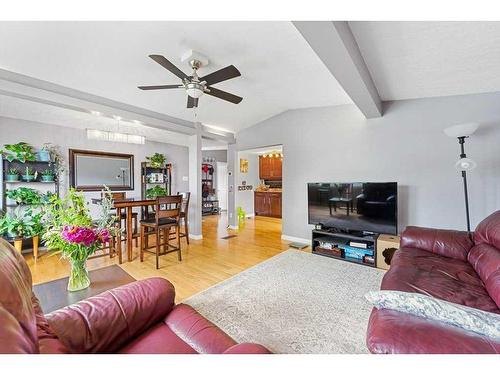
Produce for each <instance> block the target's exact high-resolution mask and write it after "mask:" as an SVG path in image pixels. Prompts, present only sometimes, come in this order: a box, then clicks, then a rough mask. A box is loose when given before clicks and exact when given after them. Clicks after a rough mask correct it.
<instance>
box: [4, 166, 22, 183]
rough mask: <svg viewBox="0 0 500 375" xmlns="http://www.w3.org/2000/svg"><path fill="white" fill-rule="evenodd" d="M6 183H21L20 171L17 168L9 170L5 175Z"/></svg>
mask: <svg viewBox="0 0 500 375" xmlns="http://www.w3.org/2000/svg"><path fill="white" fill-rule="evenodd" d="M5 181H7V182H15V181H19V170H17V168H9V169H7V173H6V174H5Z"/></svg>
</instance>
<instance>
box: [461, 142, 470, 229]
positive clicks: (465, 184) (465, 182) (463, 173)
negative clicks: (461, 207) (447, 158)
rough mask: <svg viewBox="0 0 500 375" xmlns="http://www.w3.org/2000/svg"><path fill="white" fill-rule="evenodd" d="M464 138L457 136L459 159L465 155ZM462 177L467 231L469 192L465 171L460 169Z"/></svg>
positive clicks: (468, 222) (468, 223) (468, 226)
mask: <svg viewBox="0 0 500 375" xmlns="http://www.w3.org/2000/svg"><path fill="white" fill-rule="evenodd" d="M465 138H468V137H466V136H462V137H458V143H459V144H460V159H464V158H466V157H467V155H465V149H464V145H465ZM462 179H463V181H464V195H465V215H466V218H467V232H470V218H469V193H468V192H467V172H466V171H464V170H462Z"/></svg>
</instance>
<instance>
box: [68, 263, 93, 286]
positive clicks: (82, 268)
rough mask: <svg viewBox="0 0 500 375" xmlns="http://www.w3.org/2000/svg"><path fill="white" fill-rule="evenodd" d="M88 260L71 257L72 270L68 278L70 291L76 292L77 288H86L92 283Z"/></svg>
mask: <svg viewBox="0 0 500 375" xmlns="http://www.w3.org/2000/svg"><path fill="white" fill-rule="evenodd" d="M86 262H87V260H83V261H82V260H74V259H71V260H70V263H71V272H70V274H69V280H68V291H70V292H76V291H77V290H82V289H86V288H88V287H89V285H90V278H89V273H88V271H87V267H86Z"/></svg>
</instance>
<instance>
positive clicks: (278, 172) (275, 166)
mask: <svg viewBox="0 0 500 375" xmlns="http://www.w3.org/2000/svg"><path fill="white" fill-rule="evenodd" d="M282 165H283V159H282V158H273V157H263V156H259V178H260V179H261V180H281V179H282V175H283V174H282Z"/></svg>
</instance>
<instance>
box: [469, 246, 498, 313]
mask: <svg viewBox="0 0 500 375" xmlns="http://www.w3.org/2000/svg"><path fill="white" fill-rule="evenodd" d="M469 263H470V264H471V265H472V267H473V268H474V270H475V271H476V272H477V274H478V275H479V277H480V278H481V280H482V281H483V283H484V285H485V287H486V290H487V291H488V293H489V295H490V296H491V298H492V299H493V300H494V301H495V303H496V304H497V306H498V307H500V250H499V249H497V248H495V247H493V246H491V245H488V244H486V243H481V244H480V245H476V246H474V247H473V248H472V250H471V251H470V253H469Z"/></svg>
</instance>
